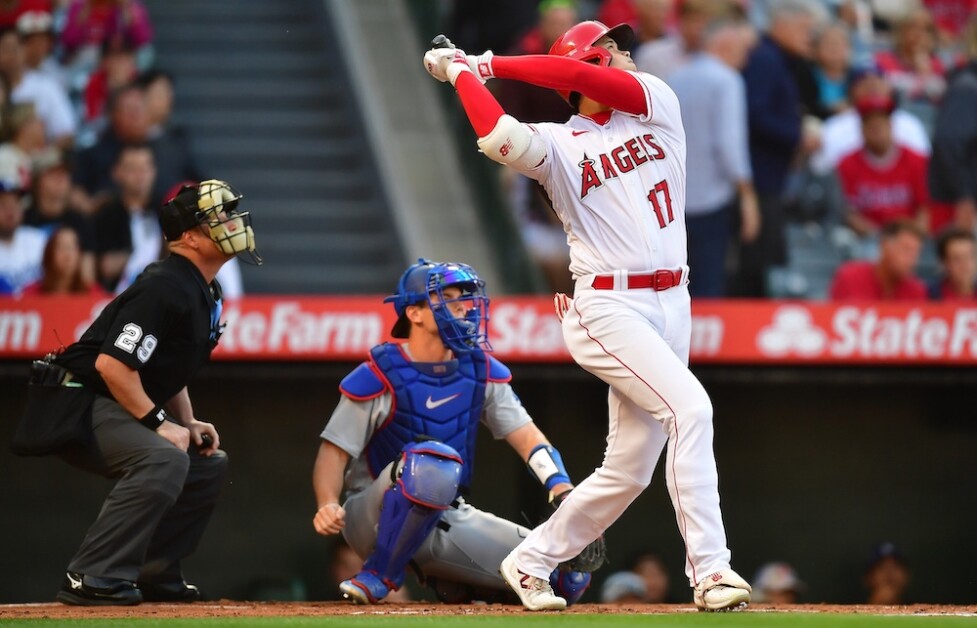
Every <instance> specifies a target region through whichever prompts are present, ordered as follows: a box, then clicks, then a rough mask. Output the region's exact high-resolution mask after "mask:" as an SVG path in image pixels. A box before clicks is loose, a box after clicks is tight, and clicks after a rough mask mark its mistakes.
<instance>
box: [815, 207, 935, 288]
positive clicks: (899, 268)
mask: <svg viewBox="0 0 977 628" xmlns="http://www.w3.org/2000/svg"><path fill="white" fill-rule="evenodd" d="M923 238H924V235H923V231H922V230H921V229H920V228H919V226H917V225H916V224H915V223H913V222H910V221H906V220H897V221H894V222H890V223H888V224H886V225H885V226H884V227H882V233H881V242H880V246H879V258H878V261H876V262H868V261H852V262H846V263H845V264H842V265H841V267H840V268H838V270H837V272H836V273H835V276H834V280H833V281H832V282H831V289H830V291H829V294H830V297H831V300H833V301H856V300H862V301H879V300H883V301H921V300H925V299H926V284H924V283H923V282H922V280H920V279H919V278H918V277H916V275H915V274H914V272H913V271H914V269H915V268H916V262H917V261H918V260H919V253H920V250H921V249H922V247H923Z"/></svg>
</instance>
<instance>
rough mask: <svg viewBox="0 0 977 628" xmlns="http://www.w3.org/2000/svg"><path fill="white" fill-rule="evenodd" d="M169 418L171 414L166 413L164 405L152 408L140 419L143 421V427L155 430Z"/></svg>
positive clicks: (140, 421)
mask: <svg viewBox="0 0 977 628" xmlns="http://www.w3.org/2000/svg"><path fill="white" fill-rule="evenodd" d="M168 418H169V416H168V415H167V414H166V410H164V409H163V406H156V407H154V408H153V409H152V410H150V411H149V413H148V414H146V416H144V417H143V418H141V419H139V423H141V424H142V426H143V427H146V428H149V429H151V430H153V431H154V432H155V431H156V430H158V429H159V426H160V425H162V424H163V421H165V420H166V419H168Z"/></svg>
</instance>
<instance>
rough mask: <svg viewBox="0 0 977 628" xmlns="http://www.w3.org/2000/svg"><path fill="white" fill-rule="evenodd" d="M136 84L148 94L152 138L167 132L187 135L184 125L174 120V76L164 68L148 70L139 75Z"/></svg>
mask: <svg viewBox="0 0 977 628" xmlns="http://www.w3.org/2000/svg"><path fill="white" fill-rule="evenodd" d="M136 84H137V85H139V87H141V88H142V90H143V94H145V96H146V110H147V112H148V113H149V137H150V139H156V138H157V137H160V136H161V135H164V134H167V133H172V134H177V135H180V136H181V137H185V129H184V127H183V126H181V125H176V124H174V123H173V121H172V116H173V76H172V75H171V74H170V73H169V72H165V71H163V70H147V71H145V72H143V73H142V74H140V75H139V77H138V78H137V79H136Z"/></svg>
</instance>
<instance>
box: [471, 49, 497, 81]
mask: <svg viewBox="0 0 977 628" xmlns="http://www.w3.org/2000/svg"><path fill="white" fill-rule="evenodd" d="M493 57H495V55H494V54H493V53H492V51H491V50H487V51H485V52H484V53H482V54H480V55H467V57H466V59H467V60H468V67H469V68H471V70H472V73H474V74H475V77H476V78H477V79H478V80H480V81H481V82H482V83H485V81H487V80H489V79H490V78H495V72H493V71H492V59H493Z"/></svg>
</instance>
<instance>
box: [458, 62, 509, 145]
mask: <svg viewBox="0 0 977 628" xmlns="http://www.w3.org/2000/svg"><path fill="white" fill-rule="evenodd" d="M455 89H456V90H458V97H459V98H460V99H461V106H462V107H463V108H464V109H465V114H467V115H468V121H469V122H471V125H472V128H473V129H475V134H476V135H478V137H485V136H486V135H488V134H489V133H491V132H492V129H494V128H495V125H496V124H498V122H499V118H501V117H502V116H503V115H505V111H503V109H502V105H500V104H499V101H497V100H496V99H495V96H493V95H492V93H491V92H489V90H488V89H487V88H486V87H485V86H484V85H482V82H481V81H479V80H478V79H477V78H475V75H474V74H472V73H471V72H462V73H461V74H459V75H458V78H457V79H456V80H455Z"/></svg>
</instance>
